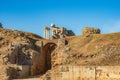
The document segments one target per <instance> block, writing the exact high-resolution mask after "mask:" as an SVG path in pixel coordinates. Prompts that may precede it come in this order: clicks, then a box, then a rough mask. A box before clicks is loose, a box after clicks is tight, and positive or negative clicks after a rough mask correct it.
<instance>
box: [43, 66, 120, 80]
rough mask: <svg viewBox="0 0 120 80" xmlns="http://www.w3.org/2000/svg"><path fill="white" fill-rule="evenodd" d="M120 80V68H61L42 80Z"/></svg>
mask: <svg viewBox="0 0 120 80" xmlns="http://www.w3.org/2000/svg"><path fill="white" fill-rule="evenodd" d="M46 79H50V80H120V66H59V67H57V68H56V70H53V71H51V72H50V71H49V72H48V73H46V75H44V78H41V80H46Z"/></svg>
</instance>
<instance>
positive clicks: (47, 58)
mask: <svg viewBox="0 0 120 80" xmlns="http://www.w3.org/2000/svg"><path fill="white" fill-rule="evenodd" d="M56 47H57V44H55V43H51V42H50V43H47V44H46V45H44V46H43V54H44V57H45V58H44V60H45V64H44V65H45V72H46V71H47V70H49V69H51V53H52V52H53V51H54V50H55V48H56Z"/></svg>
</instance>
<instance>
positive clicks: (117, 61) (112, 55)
mask: <svg viewBox="0 0 120 80" xmlns="http://www.w3.org/2000/svg"><path fill="white" fill-rule="evenodd" d="M66 40H67V41H68V45H66V46H64V48H63V47H61V48H59V49H58V50H56V51H55V52H54V53H52V55H54V54H62V55H56V56H53V66H55V65H61V64H64V65H66V64H68V65H92V66H93V65H97V66H103V65H104V66H108V65H111V66H113V65H115V66H118V65H120V33H111V34H91V35H90V36H87V37H86V36H74V37H68V38H66ZM57 59H59V61H57ZM60 60H61V61H60Z"/></svg>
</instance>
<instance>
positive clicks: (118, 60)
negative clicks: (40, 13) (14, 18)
mask: <svg viewBox="0 0 120 80" xmlns="http://www.w3.org/2000/svg"><path fill="white" fill-rule="evenodd" d="M0 26H1V27H0V80H16V79H17V80H22V79H20V78H28V77H30V79H23V80H32V79H31V77H33V78H34V77H36V75H39V76H38V77H37V78H36V79H33V80H120V46H119V45H120V41H119V40H120V33H111V34H100V29H98V28H91V27H85V28H83V29H82V35H79V36H73V35H74V33H73V32H72V31H70V30H67V29H66V28H64V27H63V28H62V27H56V26H55V25H54V24H52V25H51V28H49V27H44V30H45V31H44V32H45V33H44V34H45V36H44V37H45V38H42V37H40V36H38V35H36V34H33V33H28V32H22V31H17V30H10V29H4V28H2V24H0ZM50 31H52V34H51V32H50Z"/></svg>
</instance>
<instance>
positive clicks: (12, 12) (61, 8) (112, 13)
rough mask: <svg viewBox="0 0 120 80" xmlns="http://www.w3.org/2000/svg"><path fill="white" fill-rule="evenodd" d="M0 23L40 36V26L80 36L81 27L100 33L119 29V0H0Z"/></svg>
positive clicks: (41, 31) (41, 32)
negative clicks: (99, 30) (99, 31)
mask: <svg viewBox="0 0 120 80" xmlns="http://www.w3.org/2000/svg"><path fill="white" fill-rule="evenodd" d="M0 22H1V23H2V24H3V26H4V27H5V28H9V29H15V30H22V31H28V32H33V33H36V34H38V35H41V36H43V27H44V26H48V27H50V24H51V23H55V24H56V26H58V27H59V26H62V27H66V28H67V29H71V30H73V31H74V33H75V34H76V35H81V29H82V28H83V27H85V26H91V27H98V28H100V29H101V32H102V33H111V32H120V1H119V0H0Z"/></svg>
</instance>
